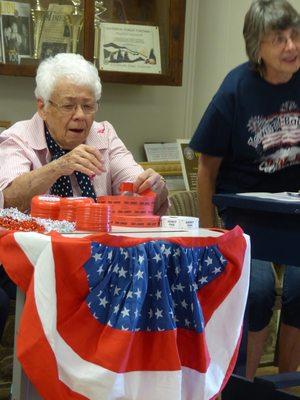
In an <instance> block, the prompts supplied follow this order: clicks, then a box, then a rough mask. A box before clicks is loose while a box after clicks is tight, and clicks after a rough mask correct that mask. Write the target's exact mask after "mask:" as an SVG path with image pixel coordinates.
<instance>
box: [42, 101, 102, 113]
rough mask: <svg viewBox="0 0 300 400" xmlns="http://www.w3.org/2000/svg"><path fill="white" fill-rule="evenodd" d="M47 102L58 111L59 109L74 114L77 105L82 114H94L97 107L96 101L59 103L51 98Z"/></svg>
mask: <svg viewBox="0 0 300 400" xmlns="http://www.w3.org/2000/svg"><path fill="white" fill-rule="evenodd" d="M48 103H50V104H51V105H52V106H53V107H55V108H57V109H58V111H60V112H61V113H63V114H74V113H75V112H76V110H77V107H80V108H81V109H82V111H83V113H84V114H94V113H95V112H96V111H97V110H98V108H99V103H98V102H94V103H85V104H78V103H64V104H59V103H55V102H54V101H52V100H48Z"/></svg>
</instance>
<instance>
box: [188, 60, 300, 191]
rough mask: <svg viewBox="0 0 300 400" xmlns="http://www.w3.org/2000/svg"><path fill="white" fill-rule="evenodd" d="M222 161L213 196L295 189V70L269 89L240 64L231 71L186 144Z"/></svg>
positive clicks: (298, 115) (299, 91)
mask: <svg viewBox="0 0 300 400" xmlns="http://www.w3.org/2000/svg"><path fill="white" fill-rule="evenodd" d="M190 147H192V148H193V149H194V150H196V151H198V152H201V153H203V154H208V155H211V156H216V157H223V161H222V163H221V167H220V171H219V174H218V178H217V183H216V191H217V193H236V192H252V191H267V192H280V191H286V190H287V191H297V190H299V189H300V71H298V72H297V73H296V74H295V75H294V76H293V77H292V79H291V80H290V81H289V82H288V83H285V84H280V85H272V84H270V83H268V82H266V81H265V80H264V79H262V78H261V77H260V76H259V74H258V73H257V72H255V71H253V70H251V67H250V64H249V63H245V64H242V65H240V66H238V67H237V68H235V69H234V70H232V71H231V72H230V73H229V74H228V75H227V76H226V78H225V80H224V81H223V83H222V85H221V86H220V88H219V90H218V92H217V93H216V95H215V96H214V97H213V99H212V101H211V103H210V104H209V106H208V108H207V110H206V112H205V114H204V116H203V118H202V119H201V121H200V123H199V126H198V128H197V130H196V132H195V134H194V136H193V138H192V140H191V142H190Z"/></svg>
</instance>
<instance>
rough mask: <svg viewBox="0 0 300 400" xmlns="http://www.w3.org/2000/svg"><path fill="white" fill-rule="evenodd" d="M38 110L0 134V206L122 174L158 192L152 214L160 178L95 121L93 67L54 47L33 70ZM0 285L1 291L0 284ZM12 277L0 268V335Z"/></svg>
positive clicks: (101, 188)
mask: <svg viewBox="0 0 300 400" xmlns="http://www.w3.org/2000/svg"><path fill="white" fill-rule="evenodd" d="M35 95H36V98H37V113H36V114H35V115H34V116H33V118H32V119H31V120H28V121H21V122H18V123H16V124H15V125H13V126H12V127H11V128H9V129H7V130H6V131H4V132H3V133H2V134H1V138H2V141H1V144H0V158H1V168H0V207H17V208H18V209H19V210H21V211H26V210H28V209H30V202H31V199H32V197H33V196H35V195H38V194H43V193H51V194H56V195H60V196H73V195H74V196H81V195H82V196H89V197H92V198H94V199H95V198H96V197H97V196H100V195H106V194H117V193H118V189H119V185H120V183H121V182H123V181H128V180H130V181H133V182H134V190H135V192H137V193H140V192H142V191H144V190H145V189H148V188H151V189H152V190H153V191H155V192H156V193H157V196H156V201H155V210H154V211H155V213H156V214H162V213H164V211H166V210H167V208H168V191H167V188H166V184H165V182H164V180H163V179H162V177H161V176H160V175H159V174H157V173H156V172H155V171H153V170H152V169H147V170H146V171H144V170H143V168H142V167H141V166H139V165H138V164H137V163H136V162H135V161H134V159H133V157H132V155H131V153H130V152H129V151H128V150H127V148H126V147H125V145H124V144H123V142H122V141H121V140H120V139H119V138H118V136H117V134H116V132H115V130H114V128H113V127H112V125H111V124H110V123H109V122H100V123H99V122H95V121H94V118H95V113H96V111H97V110H98V106H99V100H100V96H101V83H100V79H99V76H98V72H97V69H96V68H95V67H94V66H93V65H92V64H91V63H89V62H87V61H86V60H85V59H84V58H83V57H82V56H80V55H78V54H58V55H56V56H55V57H53V58H48V59H47V60H45V61H43V62H42V63H41V64H40V66H39V68H38V71H37V76H36V89H35ZM3 289H4V290H3ZM14 294H15V288H14V285H13V283H12V282H11V281H10V279H9V278H8V277H7V275H6V273H5V271H4V270H3V268H2V267H1V269H0V311H1V319H0V335H1V334H2V331H3V328H4V324H5V319H6V316H7V312H8V297H10V298H12V297H14Z"/></svg>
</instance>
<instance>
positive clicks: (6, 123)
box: [0, 121, 11, 134]
mask: <svg viewBox="0 0 300 400" xmlns="http://www.w3.org/2000/svg"><path fill="white" fill-rule="evenodd" d="M10 125H11V122H10V121H0V134H1V132H3V131H5V129H7V128H9V127H10Z"/></svg>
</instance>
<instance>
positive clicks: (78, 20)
mask: <svg viewBox="0 0 300 400" xmlns="http://www.w3.org/2000/svg"><path fill="white" fill-rule="evenodd" d="M72 3H73V6H74V10H73V12H72V14H70V15H67V16H66V23H67V25H68V27H69V29H70V34H71V40H72V48H71V51H72V53H77V44H78V40H79V36H80V33H81V30H82V25H83V13H82V11H81V10H80V8H79V7H80V5H81V0H72Z"/></svg>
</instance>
